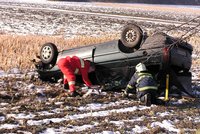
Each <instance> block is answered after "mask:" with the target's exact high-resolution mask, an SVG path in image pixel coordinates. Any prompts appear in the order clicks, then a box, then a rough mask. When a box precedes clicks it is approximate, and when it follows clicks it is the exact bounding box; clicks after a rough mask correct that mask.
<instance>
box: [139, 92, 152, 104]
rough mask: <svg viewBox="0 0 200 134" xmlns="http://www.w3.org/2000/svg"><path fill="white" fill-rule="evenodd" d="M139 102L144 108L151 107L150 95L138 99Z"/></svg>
mask: <svg viewBox="0 0 200 134" xmlns="http://www.w3.org/2000/svg"><path fill="white" fill-rule="evenodd" d="M140 102H141V103H142V104H144V105H146V106H151V104H152V102H151V94H150V93H147V94H145V95H144V96H142V97H141V98H140Z"/></svg>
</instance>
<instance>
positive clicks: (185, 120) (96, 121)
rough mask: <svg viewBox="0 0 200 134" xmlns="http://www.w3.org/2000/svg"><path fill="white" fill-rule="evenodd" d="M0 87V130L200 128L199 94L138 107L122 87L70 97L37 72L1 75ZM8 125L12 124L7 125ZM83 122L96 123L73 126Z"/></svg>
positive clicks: (190, 130)
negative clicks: (122, 92)
mask: <svg viewBox="0 0 200 134" xmlns="http://www.w3.org/2000/svg"><path fill="white" fill-rule="evenodd" d="M2 83H3V84H2ZM0 87H1V89H2V88H3V89H4V90H1V92H0V102H1V103H0V107H1V112H0V126H1V127H0V133H10V132H13V133H19V132H23V133H24V132H30V133H45V132H47V131H46V130H47V128H54V129H57V131H55V132H65V133H99V132H104V131H112V132H120V133H126V132H127V133H128V132H130V133H131V132H133V130H132V129H133V128H136V126H145V129H144V130H143V131H142V133H178V132H180V133H196V132H197V131H199V128H200V118H199V117H200V99H199V98H189V97H187V98H185V97H183V98H182V99H177V98H173V97H171V98H170V101H169V102H168V103H166V104H164V105H157V106H156V105H152V106H151V107H146V106H142V105H140V103H139V101H138V100H137V99H136V96H135V95H132V96H131V97H130V98H124V97H123V96H122V94H121V92H120V91H103V92H101V93H100V94H99V95H95V94H93V95H91V96H88V97H87V98H83V97H75V98H69V97H66V96H64V92H65V91H64V90H63V89H62V86H61V84H59V83H46V82H42V81H41V80H39V79H37V78H36V77H34V76H33V75H31V76H25V75H24V76H21V77H16V76H14V77H13V76H12V77H10V76H9V77H4V78H1V85H0ZM111 103H112V104H111ZM94 104H96V105H100V106H99V107H96V108H95V105H94ZM128 109H130V110H128ZM107 112H108V113H107ZM81 116H82V117H81ZM115 122H122V123H121V124H117V123H115ZM156 122H160V123H161V124H165V122H171V123H172V124H173V126H171V129H170V128H167V127H164V126H162V125H160V126H159V125H155V124H156ZM8 124H10V125H11V124H12V125H13V128H12V127H10V128H9V127H5V126H6V125H8ZM153 124H154V125H153ZM172 124H171V125H172ZM84 125H92V126H93V127H91V128H90V127H88V128H87V127H86V128H85V129H83V130H81V129H80V128H79V129H80V130H74V127H75V126H78V127H80V126H84ZM61 128H65V129H61ZM70 129H72V130H71V131H69V130H70ZM140 129H142V128H140ZM61 130H62V131H61Z"/></svg>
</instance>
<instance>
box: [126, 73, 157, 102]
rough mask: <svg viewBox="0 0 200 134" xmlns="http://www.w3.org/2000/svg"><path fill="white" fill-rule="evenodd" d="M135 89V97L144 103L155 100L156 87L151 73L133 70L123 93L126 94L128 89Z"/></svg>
mask: <svg viewBox="0 0 200 134" xmlns="http://www.w3.org/2000/svg"><path fill="white" fill-rule="evenodd" d="M135 89H136V94H137V98H138V99H139V100H140V101H141V102H144V103H145V105H151V103H154V102H155V100H156V92H157V89H158V87H157V83H156V82H155V80H154V78H153V76H152V74H150V73H148V72H147V71H141V72H135V73H134V75H133V76H132V78H131V80H130V81H129V83H128V85H127V87H126V89H125V94H126V95H128V93H129V92H130V90H135ZM148 97H149V98H148Z"/></svg>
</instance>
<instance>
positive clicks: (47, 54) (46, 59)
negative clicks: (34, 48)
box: [40, 43, 58, 65]
mask: <svg viewBox="0 0 200 134" xmlns="http://www.w3.org/2000/svg"><path fill="white" fill-rule="evenodd" d="M57 56H58V49H57V47H56V45H55V44H53V43H45V44H44V45H43V46H42V48H41V50H40V59H41V61H42V62H43V63H44V64H46V65H55V63H56V60H57Z"/></svg>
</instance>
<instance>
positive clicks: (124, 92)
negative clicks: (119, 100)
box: [123, 87, 130, 97]
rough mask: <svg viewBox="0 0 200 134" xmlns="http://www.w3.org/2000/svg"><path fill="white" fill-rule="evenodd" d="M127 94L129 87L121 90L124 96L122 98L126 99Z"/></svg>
mask: <svg viewBox="0 0 200 134" xmlns="http://www.w3.org/2000/svg"><path fill="white" fill-rule="evenodd" d="M129 93H130V88H129V87H126V88H125V89H124V90H123V96H124V97H128V95H129Z"/></svg>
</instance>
